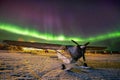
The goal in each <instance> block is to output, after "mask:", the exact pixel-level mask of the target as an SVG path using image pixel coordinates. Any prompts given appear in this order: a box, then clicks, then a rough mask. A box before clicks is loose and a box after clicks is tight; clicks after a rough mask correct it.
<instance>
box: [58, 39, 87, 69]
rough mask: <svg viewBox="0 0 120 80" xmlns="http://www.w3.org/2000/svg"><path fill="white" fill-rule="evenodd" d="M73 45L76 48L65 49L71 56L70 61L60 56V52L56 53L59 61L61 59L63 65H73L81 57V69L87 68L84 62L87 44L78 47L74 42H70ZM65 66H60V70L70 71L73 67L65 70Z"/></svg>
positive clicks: (68, 47)
mask: <svg viewBox="0 0 120 80" xmlns="http://www.w3.org/2000/svg"><path fill="white" fill-rule="evenodd" d="M71 41H72V42H73V43H75V44H76V46H66V49H65V50H67V51H68V53H69V55H70V56H71V59H68V58H67V57H65V56H64V55H62V54H61V52H59V51H57V56H58V58H59V59H61V60H62V61H63V62H64V63H65V64H67V65H68V64H73V65H74V64H75V63H76V62H77V61H78V60H79V59H80V58H81V57H83V68H89V67H88V66H87V63H86V62H85V61H86V59H85V52H86V47H87V45H88V44H89V42H87V43H85V44H84V45H79V44H78V43H77V42H76V41H74V40H71ZM65 64H62V65H61V66H62V68H61V69H63V70H64V69H65V70H70V69H71V68H72V67H73V66H71V67H69V68H66V66H65Z"/></svg>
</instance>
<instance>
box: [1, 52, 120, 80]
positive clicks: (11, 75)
mask: <svg viewBox="0 0 120 80" xmlns="http://www.w3.org/2000/svg"><path fill="white" fill-rule="evenodd" d="M101 56H103V55H101ZM119 56H120V55H119ZM87 58H88V59H89V60H90V59H91V60H93V58H92V57H87ZM102 58H103V61H104V60H106V59H107V58H110V57H107V58H105V57H102ZM95 59H98V58H97V57H95V58H94V60H95ZM111 60H114V61H115V59H113V58H111ZM117 60H118V59H116V61H117ZM119 61H120V60H119ZM61 64H62V62H61V61H60V60H59V59H57V58H56V57H49V56H40V55H31V54H24V53H9V52H7V51H0V80H120V68H117V69H115V68H89V69H81V68H80V69H78V70H77V71H76V70H73V71H64V70H61ZM98 64H99V63H98Z"/></svg>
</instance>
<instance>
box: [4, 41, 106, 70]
mask: <svg viewBox="0 0 120 80" xmlns="http://www.w3.org/2000/svg"><path fill="white" fill-rule="evenodd" d="M71 41H72V42H73V43H75V44H76V45H75V46H74V45H59V44H50V43H32V42H23V41H12V40H4V41H3V42H4V43H7V44H8V45H15V46H24V47H34V48H38V49H45V50H46V49H52V50H55V51H56V53H57V56H58V58H59V59H61V60H62V61H63V64H62V65H61V69H62V70H71V68H72V67H73V66H74V65H75V64H76V63H77V61H78V60H79V59H80V58H83V62H82V63H83V66H82V68H89V67H88V65H87V63H86V59H85V52H86V49H88V48H90V49H91V48H92V49H94V48H95V47H94V46H87V45H88V44H89V42H87V43H85V44H84V45H79V44H78V43H77V42H76V41H74V40H71ZM100 48H102V47H100ZM103 48H104V47H103ZM60 50H65V51H67V53H68V55H69V56H70V58H68V57H66V56H65V55H64V54H63V53H62V52H61V51H60ZM69 66H70V67H69Z"/></svg>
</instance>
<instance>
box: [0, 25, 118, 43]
mask: <svg viewBox="0 0 120 80" xmlns="http://www.w3.org/2000/svg"><path fill="white" fill-rule="evenodd" d="M0 30H4V31H7V32H11V33H15V34H20V35H25V36H30V37H34V38H39V39H44V40H48V41H70V40H71V39H73V40H75V41H79V42H84V41H90V42H97V41H102V40H106V39H112V38H118V37H120V31H116V32H110V33H106V34H101V35H97V36H94V37H88V38H80V37H79V38H77V37H68V36H64V34H60V35H53V34H49V33H40V32H39V31H38V30H36V29H32V28H31V29H30V28H24V27H20V26H17V25H13V24H7V23H0Z"/></svg>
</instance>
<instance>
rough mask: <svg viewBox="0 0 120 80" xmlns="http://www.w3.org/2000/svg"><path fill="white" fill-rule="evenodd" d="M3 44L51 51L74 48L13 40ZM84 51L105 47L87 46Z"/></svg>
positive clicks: (5, 41)
mask: <svg viewBox="0 0 120 80" xmlns="http://www.w3.org/2000/svg"><path fill="white" fill-rule="evenodd" d="M72 41H73V40H72ZM73 42H74V41H73ZM3 43H5V44H8V45H15V46H23V47H33V48H38V49H53V50H62V49H65V46H71V47H72V46H75V45H60V44H52V43H37V42H25V41H13V40H3ZM85 45H86V44H85ZM86 49H87V50H96V49H97V50H101V49H103V50H104V49H106V47H98V46H87V48H86Z"/></svg>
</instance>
